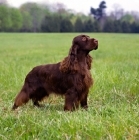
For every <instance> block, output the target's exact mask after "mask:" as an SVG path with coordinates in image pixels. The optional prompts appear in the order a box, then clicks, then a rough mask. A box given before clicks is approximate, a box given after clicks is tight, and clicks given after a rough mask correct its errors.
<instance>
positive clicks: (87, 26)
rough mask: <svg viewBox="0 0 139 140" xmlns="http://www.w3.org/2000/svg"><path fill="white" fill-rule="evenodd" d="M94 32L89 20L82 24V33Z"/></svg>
mask: <svg viewBox="0 0 139 140" xmlns="http://www.w3.org/2000/svg"><path fill="white" fill-rule="evenodd" d="M93 31H94V23H93V21H92V20H91V19H89V20H87V21H85V22H84V32H93Z"/></svg>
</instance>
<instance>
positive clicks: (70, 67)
mask: <svg viewBox="0 0 139 140" xmlns="http://www.w3.org/2000/svg"><path fill="white" fill-rule="evenodd" d="M97 48H98V41H97V40H96V39H94V38H90V37H89V36H87V35H79V36H76V37H75V38H74V39H73V41H72V46H71V48H70V50H69V54H68V56H67V57H65V58H64V60H63V61H61V62H59V63H56V64H47V65H40V66H36V67H34V68H33V69H32V70H31V71H30V72H29V73H28V74H27V76H26V78H25V82H24V85H23V87H22V89H21V91H20V92H19V94H18V95H17V96H16V98H15V102H14V105H13V107H12V109H13V110H14V109H16V108H18V107H19V106H21V105H23V104H25V103H27V102H28V101H29V100H30V99H32V101H33V104H34V105H35V106H38V107H39V106H40V104H39V102H40V101H41V100H42V99H43V98H44V97H47V96H49V94H51V93H56V94H59V95H64V97H65V104H64V110H65V111H73V110H75V109H76V108H78V107H79V105H80V106H81V107H82V108H87V107H88V106H87V96H88V92H89V88H90V87H91V85H92V84H93V79H92V78H91V73H90V69H91V62H92V57H91V56H90V55H89V52H90V51H92V50H96V49H97Z"/></svg>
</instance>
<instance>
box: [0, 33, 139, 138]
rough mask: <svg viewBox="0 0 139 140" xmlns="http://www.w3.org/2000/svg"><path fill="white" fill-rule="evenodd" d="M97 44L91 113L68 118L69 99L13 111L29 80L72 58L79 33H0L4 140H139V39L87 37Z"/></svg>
mask: <svg viewBox="0 0 139 140" xmlns="http://www.w3.org/2000/svg"><path fill="white" fill-rule="evenodd" d="M86 34H88V35H90V36H91V37H94V38H96V39H98V41H99V48H98V50H96V51H93V52H91V53H90V54H91V56H93V58H94V59H93V66H92V70H91V72H92V76H93V79H94V86H93V87H92V88H91V89H90V93H89V98H88V104H89V108H88V111H85V110H82V109H79V110H77V111H74V112H64V111H63V105H64V98H63V97H58V96H51V97H50V98H49V99H47V100H45V101H44V104H45V107H43V108H36V107H33V105H32V103H31V102H29V103H28V104H26V105H25V106H22V107H20V108H19V109H18V110H16V111H11V107H12V105H13V101H14V98H15V96H16V95H17V93H18V92H19V90H20V89H21V86H22V85H23V82H24V78H25V76H26V74H27V73H28V72H29V71H30V70H31V69H32V68H33V67H34V66H36V65H40V64H45V63H55V62H58V61H61V60H62V59H63V58H64V57H65V56H67V54H68V51H69V48H70V47H71V42H72V39H73V37H74V36H76V35H78V34H77V33H69V34H68V33H65V34H64V33H63V34H59V33H50V34H42V33H40V34H39V33H38V34H35V33H34V34H33V33H28V34H27V33H23V34H20V33H0V140H139V34H102V33H86Z"/></svg>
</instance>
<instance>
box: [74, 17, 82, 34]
mask: <svg viewBox="0 0 139 140" xmlns="http://www.w3.org/2000/svg"><path fill="white" fill-rule="evenodd" d="M74 30H75V32H82V31H83V22H82V20H81V18H77V19H76V22H75V25H74Z"/></svg>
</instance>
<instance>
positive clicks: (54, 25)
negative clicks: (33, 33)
mask: <svg viewBox="0 0 139 140" xmlns="http://www.w3.org/2000/svg"><path fill="white" fill-rule="evenodd" d="M60 23H61V20H60V17H59V16H57V15H47V16H45V18H44V20H43V21H42V24H41V30H42V31H43V32H60Z"/></svg>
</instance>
